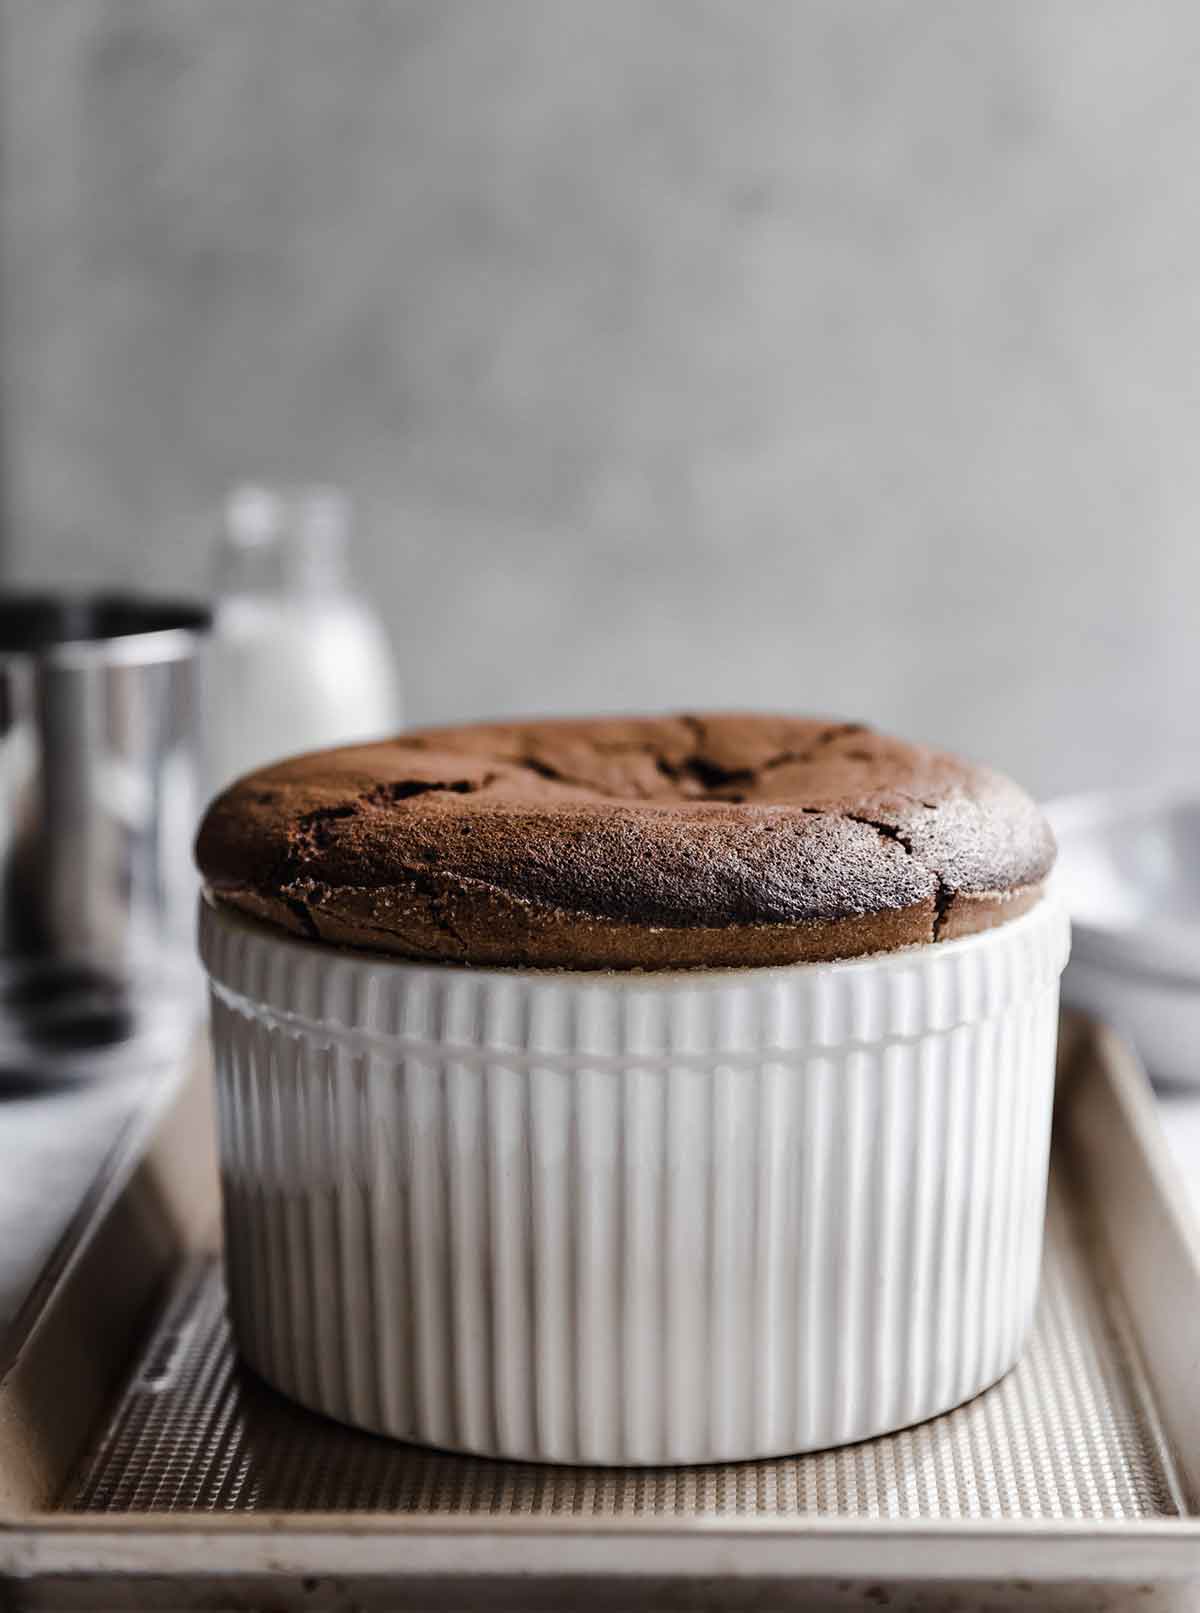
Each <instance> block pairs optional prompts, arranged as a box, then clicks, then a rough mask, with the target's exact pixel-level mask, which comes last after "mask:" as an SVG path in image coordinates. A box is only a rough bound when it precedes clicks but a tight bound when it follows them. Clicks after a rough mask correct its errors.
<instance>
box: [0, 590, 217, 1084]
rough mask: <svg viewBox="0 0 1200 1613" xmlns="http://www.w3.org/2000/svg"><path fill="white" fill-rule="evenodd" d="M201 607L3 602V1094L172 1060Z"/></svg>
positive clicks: (193, 791)
mask: <svg viewBox="0 0 1200 1613" xmlns="http://www.w3.org/2000/svg"><path fill="white" fill-rule="evenodd" d="M207 625H208V617H207V613H206V612H205V611H204V610H203V609H201V608H197V607H195V606H190V605H180V604H168V603H163V602H158V601H151V600H143V599H138V598H136V597H118V596H103V597H94V598H70V597H66V598H64V597H53V596H14V595H10V596H7V597H4V596H0V1077H4V1076H7V1077H9V1078H11V1077H12V1076H13V1075H14V1074H15V1075H18V1076H20V1077H22V1078H29V1077H40V1076H42V1075H51V1076H53V1075H74V1074H86V1073H90V1072H91V1071H92V1070H93V1069H95V1068H98V1067H100V1066H102V1065H103V1062H104V1060H103V1058H102V1057H101V1058H99V1060H98V1059H97V1054H98V1052H99V1050H101V1049H103V1048H105V1047H108V1048H113V1047H114V1046H120V1047H122V1048H123V1049H125V1050H126V1051H128V1046H129V1043H130V1042H131V1041H134V1042H137V1043H138V1044H139V1045H142V1046H145V1047H147V1048H148V1049H149V1048H150V1047H152V1046H153V1047H161V1046H163V1045H164V1044H165V1042H167V1041H169V1040H170V1039H171V1037H172V1035H173V1034H175V1030H174V1028H175V1027H179V1026H180V1025H182V1024H183V1022H185V1021H186V1019H187V1006H186V1005H187V1001H188V999H189V997H190V996H191V995H192V993H193V992H194V980H195V975H194V970H193V966H192V963H191V952H192V947H191V924H192V913H193V907H194V895H195V887H194V881H193V875H192V872H191V845H190V842H191V837H192V833H193V830H194V827H195V822H196V815H197V810H198V806H199V801H198V798H197V793H198V783H197V778H198V757H197V751H198V738H199V723H200V711H201V702H200V695H199V689H198V687H197V684H198V672H199V667H198V651H199V649H200V646H201V643H202V637H203V634H204V631H205V629H206V627H207Z"/></svg>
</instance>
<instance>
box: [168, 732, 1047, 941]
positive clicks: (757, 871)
mask: <svg viewBox="0 0 1200 1613" xmlns="http://www.w3.org/2000/svg"><path fill="white" fill-rule="evenodd" d="M197 859H198V861H199V864H200V869H201V872H202V874H203V875H204V879H205V881H206V884H207V886H208V889H209V892H210V894H211V895H212V897H213V898H215V899H216V900H217V901H219V902H223V903H228V904H230V905H231V906H233V907H236V908H238V909H240V910H241V911H242V912H245V913H247V914H250V915H252V916H254V917H256V918H259V919H264V920H266V921H267V922H269V923H272V924H276V925H279V926H281V927H282V928H284V929H287V930H291V931H293V932H294V933H296V934H298V935H303V936H307V937H310V938H311V939H314V940H319V941H325V942H329V943H332V944H335V945H344V946H354V947H364V948H369V949H372V950H375V951H380V952H390V953H396V954H400V955H402V956H404V957H410V958H420V959H427V960H434V961H438V962H445V963H467V964H488V965H494V966H515V967H558V968H573V969H629V968H646V969H670V968H691V967H697V966H710V967H714V966H715V967H729V966H741V965H764V964H782V963H793V962H801V961H815V960H827V959H831V958H846V957H854V956H858V955H860V954H863V953H868V952H878V951H885V950H891V949H893V948H896V947H903V946H912V945H917V944H921V943H929V942H936V941H939V940H947V939H950V938H952V937H955V936H960V935H966V934H969V933H971V932H972V931H975V930H980V929H985V928H987V927H989V926H991V925H994V924H999V923H1003V922H1004V921H1005V920H1006V919H1009V918H1013V917H1015V916H1016V915H1017V914H1019V913H1022V912H1024V911H1026V909H1027V908H1029V907H1030V906H1032V904H1033V903H1034V902H1035V901H1037V899H1038V897H1039V895H1040V893H1041V886H1042V881H1043V880H1044V878H1045V876H1046V875H1047V873H1048V872H1049V870H1050V865H1051V863H1052V862H1053V859H1054V842H1053V839H1052V837H1051V834H1050V830H1049V828H1048V827H1047V825H1046V822H1045V820H1044V819H1043V817H1042V815H1041V813H1040V812H1039V811H1038V809H1037V807H1036V806H1035V805H1034V803H1033V802H1032V801H1031V800H1030V799H1029V797H1028V796H1026V795H1025V794H1024V793H1023V792H1022V791H1021V790H1019V789H1018V788H1017V787H1016V786H1015V785H1014V784H1012V783H1010V782H1009V781H1008V780H1007V779H1005V778H1003V777H1001V776H1000V775H999V774H997V773H993V772H990V771H989V770H987V769H985V768H981V767H975V766H972V765H970V764H969V763H966V762H962V761H959V760H957V759H956V758H954V757H953V756H947V755H944V754H941V753H939V752H937V751H933V750H927V749H924V748H922V747H920V746H917V745H908V744H904V743H902V742H901V741H899V740H895V739H889V738H887V737H886V736H884V735H882V734H877V733H874V732H873V731H871V730H870V729H868V728H865V727H863V726H862V725H861V724H858V723H846V722H832V721H819V720H816V719H810V718H800V717H784V716H752V715H738V714H732V713H722V714H719V715H711V716H680V717H621V718H605V719H594V720H562V721H536V722H534V721H531V722H526V723H490V724H480V725H478V726H473V727H458V728H441V729H426V730H423V731H415V732H411V733H406V734H403V735H401V736H400V737H398V738H396V739H390V740H385V741H382V742H380V743H377V744H370V745H358V746H350V747H346V748H344V749H340V750H331V751H322V752H318V753H316V754H313V755H308V756H300V757H296V758H294V759H292V760H290V761H286V762H280V763H279V764H277V765H276V766H273V767H268V768H264V769H263V770H262V771H260V772H257V773H253V774H251V775H249V776H248V777H246V778H244V779H241V780H240V781H239V782H238V783H236V784H234V785H233V786H232V787H231V788H230V789H228V790H227V791H226V792H225V793H224V794H223V795H221V796H220V797H218V799H217V800H216V801H215V802H214V803H213V804H212V806H211V807H210V808H209V810H208V813H207V815H206V817H205V819H204V822H203V824H202V826H201V829H200V836H199V841H198V844H197Z"/></svg>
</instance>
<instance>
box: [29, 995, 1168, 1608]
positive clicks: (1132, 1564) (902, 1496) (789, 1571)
mask: <svg viewBox="0 0 1200 1613" xmlns="http://www.w3.org/2000/svg"><path fill="white" fill-rule="evenodd" d="M207 1105H208V1082H207V1079H206V1074H205V1072H204V1071H203V1069H202V1068H201V1069H197V1071H196V1072H195V1074H194V1076H193V1078H192V1079H190V1080H188V1081H186V1082H184V1083H183V1084H182V1085H181V1089H180V1093H179V1096H178V1098H177V1100H176V1101H175V1103H174V1104H173V1105H172V1106H171V1107H170V1110H169V1113H168V1114H167V1117H166V1119H165V1120H164V1122H163V1123H162V1125H161V1126H160V1127H159V1129H158V1131H157V1134H156V1135H155V1137H154V1139H153V1141H152V1143H151V1144H150V1146H149V1147H148V1149H147V1150H146V1151H145V1152H144V1153H143V1154H142V1155H141V1157H140V1158H139V1159H137V1160H134V1161H128V1160H127V1161H125V1162H124V1163H123V1164H117V1165H114V1166H113V1175H112V1179H111V1180H110V1182H109V1183H108V1184H107V1188H106V1190H105V1191H102V1192H99V1193H97V1194H95V1195H93V1202H94V1203H95V1204H96V1212H95V1214H94V1216H93V1218H92V1220H91V1222H90V1224H89V1225H87V1226H86V1227H83V1228H81V1229H80V1231H79V1235H78V1239H77V1242H76V1245H75V1247H74V1248H73V1249H72V1250H71V1251H70V1252H69V1257H68V1258H66V1259H64V1260H63V1261H62V1262H61V1265H60V1269H59V1273H58V1277H57V1280H56V1281H55V1283H54V1284H53V1285H52V1287H51V1291H50V1292H49V1294H48V1296H47V1297H45V1299H44V1303H43V1305H42V1308H41V1309H40V1311H39V1313H38V1314H37V1315H36V1316H34V1317H31V1318H29V1319H28V1321H27V1326H26V1329H25V1332H24V1336H23V1337H22V1338H21V1339H19V1340H18V1341H17V1347H16V1350H15V1353H11V1352H10V1355H11V1358H10V1360H9V1362H8V1365H7V1369H6V1371H5V1373H4V1376H3V1379H2V1381H0V1605H4V1606H12V1607H17V1608H25V1607H29V1608H43V1607H47V1608H48V1607H55V1608H83V1607H87V1608H97V1607H103V1608H124V1607H139V1608H156V1607H157V1608H192V1607H196V1608H200V1607H204V1608H213V1607H237V1608H263V1607H268V1608H284V1607H293V1606H295V1607H303V1608H312V1609H322V1610H324V1609H330V1608H351V1607H354V1608H376V1607H377V1608H385V1607H399V1606H404V1607H419V1608H439V1609H458V1608H464V1609H465V1608H478V1607H481V1606H483V1605H487V1606H488V1607H489V1608H522V1609H540V1608H547V1609H549V1608H562V1607H566V1606H570V1607H573V1608H581V1609H586V1608H610V1607H620V1608H624V1609H632V1608H639V1607H654V1608H685V1607H689V1608H690V1607H704V1608H718V1607H722V1608H723V1607H738V1608H751V1607H753V1608H760V1609H765V1608H790V1607H839V1606H878V1605H883V1604H885V1603H886V1604H888V1605H890V1606H893V1607H906V1606H921V1607H926V1608H935V1607H939V1606H943V1607H951V1606H955V1607H962V1606H964V1605H967V1606H975V1605H979V1606H986V1607H988V1608H992V1607H1006V1606H1019V1607H1022V1608H1026V1609H1028V1608H1032V1607H1039V1606H1054V1607H1064V1608H1065V1607H1071V1606H1078V1607H1087V1608H1101V1607H1117V1606H1137V1607H1138V1608H1141V1609H1160V1608H1168V1607H1169V1608H1182V1607H1192V1606H1195V1605H1197V1602H1196V1601H1195V1600H1194V1599H1193V1594H1192V1590H1191V1589H1189V1588H1188V1586H1187V1584H1186V1582H1187V1581H1188V1580H1190V1579H1196V1580H1200V1500H1198V1498H1200V1237H1198V1234H1197V1229H1196V1228H1195V1226H1194V1225H1193V1223H1192V1219H1191V1212H1190V1209H1189V1207H1188V1205H1187V1204H1186V1202H1185V1199H1184V1195H1183V1189H1182V1185H1181V1183H1180V1182H1179V1181H1178V1179H1177V1177H1176V1174H1175V1167H1174V1165H1173V1163H1172V1162H1171V1160H1170V1158H1169V1157H1168V1155H1167V1152H1166V1147H1165V1143H1164V1141H1163V1139H1162V1137H1161V1135H1160V1133H1159V1130H1158V1123H1157V1119H1156V1116H1155V1114H1154V1109H1153V1101H1152V1099H1151V1096H1150V1093H1149V1089H1148V1087H1147V1086H1146V1082H1145V1078H1144V1076H1143V1074H1142V1072H1141V1070H1140V1069H1139V1067H1138V1066H1137V1064H1136V1063H1135V1061H1134V1059H1133V1057H1132V1055H1131V1054H1130V1053H1129V1052H1128V1051H1127V1049H1126V1048H1125V1046H1124V1044H1123V1043H1121V1042H1120V1041H1119V1040H1118V1039H1117V1038H1116V1037H1115V1035H1114V1034H1113V1033H1112V1032H1110V1031H1108V1030H1105V1029H1103V1028H1102V1027H1099V1026H1096V1025H1093V1024H1089V1023H1087V1022H1083V1021H1068V1022H1066V1023H1065V1024H1064V1031H1063V1036H1062V1046H1061V1053H1060V1070H1059V1086H1058V1100H1057V1112H1056V1121H1055V1134H1054V1137H1055V1140H1054V1148H1053V1158H1052V1168H1051V1188H1050V1203H1049V1215H1048V1222H1047V1237H1046V1250H1045V1266H1044V1277H1043V1284H1042V1294H1041V1301H1040V1307H1039V1311H1038V1317H1037V1322H1036V1326H1035V1329H1034V1334H1033V1337H1032V1339H1031V1341H1030V1343H1029V1345H1028V1348H1027V1350H1026V1352H1025V1355H1024V1357H1023V1359H1022V1361H1021V1363H1020V1364H1019V1366H1018V1367H1017V1368H1016V1369H1015V1370H1014V1371H1013V1372H1012V1373H1011V1374H1010V1375H1009V1376H1008V1377H1007V1378H1006V1379H1004V1380H1003V1381H1002V1382H1001V1383H999V1384H998V1385H996V1386H995V1387H994V1388H993V1389H990V1390H988V1391H986V1392H985V1393H984V1394H982V1395H980V1396H979V1397H978V1398H977V1399H976V1400H974V1401H973V1402H971V1403H970V1404H969V1405H967V1406H964V1407H962V1408H961V1409H959V1410H958V1411H955V1412H951V1413H949V1414H948V1415H946V1416H943V1417H939V1418H937V1419H936V1420H934V1421H932V1422H929V1423H924V1424H921V1425H919V1426H917V1427H915V1428H912V1429H909V1430H906V1431H904V1432H902V1433H899V1434H895V1435H890V1436H888V1437H886V1438H882V1439H876V1440H871V1441H867V1442H865V1443H863V1444H859V1445H854V1446H849V1447H846V1448H843V1449H840V1450H833V1451H829V1452H825V1453H822V1454H818V1455H811V1456H800V1457H795V1458H790V1459H783V1460H773V1461H765V1462H749V1463H741V1464H736V1465H728V1466H710V1467H697V1468H677V1469H658V1470H653V1469H652V1470H614V1469H600V1468H591V1469H589V1468H563V1467H537V1466H529V1465H522V1464H518V1463H504V1462H492V1461H484V1460H476V1459H472V1458H469V1457H461V1456H452V1455H444V1454H440V1453H438V1452H434V1451H428V1450H421V1449H418V1448H416V1447H412V1446H405V1445H401V1444H397V1443H393V1442H389V1441H387V1440H383V1439H379V1438H376V1437H374V1436H371V1435H368V1434H363V1433H357V1432H354V1431H352V1430H349V1429H345V1428H341V1427H339V1426H338V1425H336V1424H334V1423H331V1422H327V1421H325V1420H323V1419H321V1418H319V1417H316V1416H314V1415H312V1414H310V1413H307V1412H305V1411H302V1410H300V1409H299V1408H297V1407H294V1406H292V1405H291V1404H290V1403H288V1402H287V1401H285V1400H283V1399H282V1398H281V1397H279V1396H278V1395H276V1394H274V1393H273V1392H272V1391H271V1390H270V1389H268V1388H267V1387H266V1386H265V1385H263V1384H262V1383H260V1382H259V1381H257V1380H256V1379H255V1378H254V1377H253V1375H252V1374H251V1373H250V1372H249V1371H248V1370H247V1369H245V1368H243V1367H242V1366H240V1365H239V1363H238V1361H237V1359H236V1357H235V1355H234V1352H233V1350H232V1347H231V1344H230V1340H229V1334H228V1329H227V1325H226V1320H225V1313H224V1295H223V1288H222V1280H221V1273H220V1265H219V1260H218V1256H217V1253H216V1247H217V1228H218V1225H219V1214H218V1201H217V1188H216V1176H215V1170H214V1167H213V1160H212V1154H211V1142H210V1116H209V1113H208V1108H207ZM975 1593H978V1600H976V1599H975ZM966 1596H970V1597H971V1598H972V1599H970V1600H968V1601H967V1602H966V1603H965V1604H964V1600H963V1598H964V1597H966Z"/></svg>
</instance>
